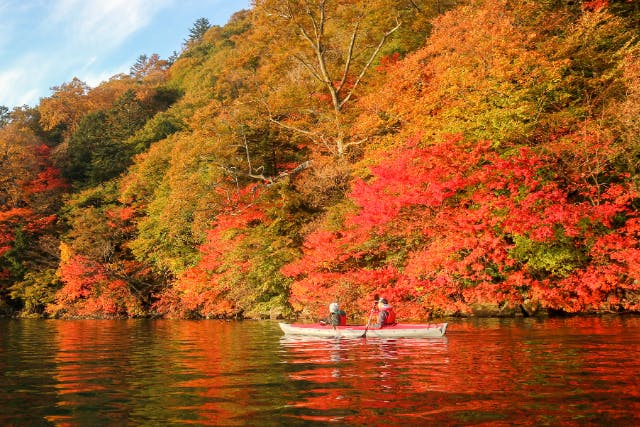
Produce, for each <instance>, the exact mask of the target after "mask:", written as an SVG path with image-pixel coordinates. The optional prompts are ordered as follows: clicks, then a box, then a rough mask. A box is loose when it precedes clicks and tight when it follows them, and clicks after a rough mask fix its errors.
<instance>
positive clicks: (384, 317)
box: [371, 298, 396, 329]
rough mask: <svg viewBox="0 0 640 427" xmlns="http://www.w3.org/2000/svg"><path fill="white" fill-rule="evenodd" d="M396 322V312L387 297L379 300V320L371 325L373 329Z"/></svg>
mask: <svg viewBox="0 0 640 427" xmlns="http://www.w3.org/2000/svg"><path fill="white" fill-rule="evenodd" d="M395 324H396V312H395V310H394V309H393V307H392V306H391V305H390V304H389V302H388V301H387V300H386V299H385V298H380V299H379V300H378V321H377V323H374V324H373V325H371V329H380V328H383V327H385V326H391V325H395Z"/></svg>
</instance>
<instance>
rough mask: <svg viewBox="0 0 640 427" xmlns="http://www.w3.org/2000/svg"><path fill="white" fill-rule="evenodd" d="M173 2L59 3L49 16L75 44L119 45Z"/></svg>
mask: <svg viewBox="0 0 640 427" xmlns="http://www.w3.org/2000/svg"><path fill="white" fill-rule="evenodd" d="M171 3H172V1H171V0H109V1H104V0H90V1H87V0H57V1H56V2H55V4H54V6H53V8H52V9H51V14H50V16H49V17H48V21H49V23H50V25H52V26H54V27H59V29H62V30H63V31H64V33H65V34H66V35H67V37H69V38H71V39H72V40H74V42H75V44H101V45H103V46H105V47H110V46H117V45H119V44H120V43H122V42H123V41H124V40H125V39H127V38H128V37H129V36H130V35H131V34H133V33H135V32H136V31H138V30H140V29H141V28H143V27H145V26H146V25H147V24H148V23H149V22H150V21H151V19H152V18H153V15H154V14H155V13H157V12H158V11H159V10H160V9H162V8H164V7H167V6H168V5H170V4H171Z"/></svg>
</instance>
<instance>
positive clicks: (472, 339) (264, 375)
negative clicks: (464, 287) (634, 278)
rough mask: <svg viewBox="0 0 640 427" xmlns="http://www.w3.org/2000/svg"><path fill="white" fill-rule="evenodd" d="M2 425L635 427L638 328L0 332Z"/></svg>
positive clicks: (93, 324) (104, 327) (16, 327)
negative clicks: (377, 334)
mask: <svg viewBox="0 0 640 427" xmlns="http://www.w3.org/2000/svg"><path fill="white" fill-rule="evenodd" d="M0 425H2V426H7V425H8V426H11V425H15V426H31V425H34V426H39V425H43V426H46V425H56V426H100V425H114V426H120V425H131V426H143V425H148V426H157V425H221V426H222V425H250V426H271V425H273V426H279V425H286V426H290V425H305V426H306V425H310V426H313V425H318V426H320V425H416V426H423V425H434V426H442V425H453V426H456V425H460V426H510V425H530V426H540V425H549V426H599V425H602V426H637V425H640V318H638V317H594V318H570V319H544V320H530V319H519V320H518V319H516V320H512V319H510V320H497V319H485V320H460V321H455V322H453V323H450V328H449V331H448V332H447V337H446V338H442V339H406V340H401V339H395V340H380V339H366V340H362V339H358V340H342V341H337V340H332V339H324V340H300V339H287V338H284V337H283V336H282V333H281V332H280V329H279V328H278V325H277V323H275V322H267V321H264V322H256V321H245V322H219V321H170V320H129V321H95V320H89V321H57V320H56V321H54V320H19V321H16V320H4V321H0Z"/></svg>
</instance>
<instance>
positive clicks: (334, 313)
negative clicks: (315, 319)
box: [320, 302, 347, 326]
mask: <svg viewBox="0 0 640 427" xmlns="http://www.w3.org/2000/svg"><path fill="white" fill-rule="evenodd" d="M320 323H322V324H323V325H331V326H345V325H346V324H347V313H346V312H345V311H344V310H340V306H339V305H338V303H337V302H332V303H331V304H329V317H327V318H326V319H322V320H320Z"/></svg>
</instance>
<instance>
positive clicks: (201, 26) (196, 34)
mask: <svg viewBox="0 0 640 427" xmlns="http://www.w3.org/2000/svg"><path fill="white" fill-rule="evenodd" d="M209 28H211V24H210V23H209V20H208V19H207V18H199V19H198V20H196V22H194V24H193V27H191V28H190V29H189V38H188V39H187V40H185V45H187V46H188V45H190V44H192V43H194V42H197V41H198V40H200V39H201V38H202V36H204V34H205V33H206V32H207V30H208V29H209Z"/></svg>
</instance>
